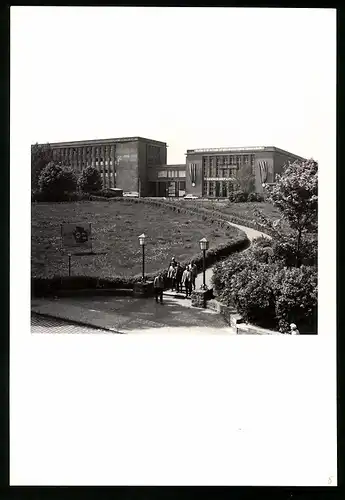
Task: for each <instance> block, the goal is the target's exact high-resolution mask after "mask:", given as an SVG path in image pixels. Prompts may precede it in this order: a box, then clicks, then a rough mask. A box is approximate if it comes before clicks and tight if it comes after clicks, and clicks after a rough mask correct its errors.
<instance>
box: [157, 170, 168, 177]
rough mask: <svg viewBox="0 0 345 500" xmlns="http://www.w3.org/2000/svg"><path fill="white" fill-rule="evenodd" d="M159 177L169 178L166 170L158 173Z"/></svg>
mask: <svg viewBox="0 0 345 500" xmlns="http://www.w3.org/2000/svg"><path fill="white" fill-rule="evenodd" d="M157 177H168V175H167V171H166V170H160V171H158V174H157Z"/></svg>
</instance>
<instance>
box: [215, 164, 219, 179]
mask: <svg viewBox="0 0 345 500" xmlns="http://www.w3.org/2000/svg"><path fill="white" fill-rule="evenodd" d="M215 177H219V167H218V166H217V167H216V175H215Z"/></svg>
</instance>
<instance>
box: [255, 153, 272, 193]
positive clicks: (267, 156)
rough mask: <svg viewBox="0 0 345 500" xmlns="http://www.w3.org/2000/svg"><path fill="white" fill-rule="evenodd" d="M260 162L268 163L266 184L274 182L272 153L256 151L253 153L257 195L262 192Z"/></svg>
mask: <svg viewBox="0 0 345 500" xmlns="http://www.w3.org/2000/svg"><path fill="white" fill-rule="evenodd" d="M260 161H267V163H268V174H267V182H274V181H273V179H274V173H273V169H274V152H273V151H258V152H255V162H254V167H255V191H256V192H257V193H262V192H263V187H262V181H261V176H260V167H259V162H260Z"/></svg>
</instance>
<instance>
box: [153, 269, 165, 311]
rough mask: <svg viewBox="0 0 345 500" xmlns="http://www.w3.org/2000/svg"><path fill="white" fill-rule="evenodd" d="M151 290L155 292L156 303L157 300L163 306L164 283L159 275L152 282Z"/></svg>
mask: <svg viewBox="0 0 345 500" xmlns="http://www.w3.org/2000/svg"><path fill="white" fill-rule="evenodd" d="M153 288H154V291H155V298H156V302H158V298H159V300H160V303H161V304H163V290H164V281H163V277H162V275H161V274H158V276H156V277H155V279H154V280H153Z"/></svg>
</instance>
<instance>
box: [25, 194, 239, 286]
mask: <svg viewBox="0 0 345 500" xmlns="http://www.w3.org/2000/svg"><path fill="white" fill-rule="evenodd" d="M31 220H32V232H31V245H32V247H31V275H32V276H33V277H42V278H44V277H46V278H48V277H52V276H54V275H55V276H56V275H62V276H66V275H68V257H67V251H62V250H61V238H60V224H61V223H62V222H73V223H74V222H76V223H77V222H91V223H92V245H93V251H94V252H95V254H96V255H84V256H72V273H71V274H72V275H84V276H97V277H102V278H107V277H113V276H133V275H135V274H138V273H140V272H141V269H142V267H141V266H142V252H141V247H140V246H139V240H138V236H139V235H140V234H141V233H143V232H144V233H145V234H146V235H147V245H146V249H145V250H146V251H145V254H146V258H145V263H146V266H145V270H146V272H148V273H149V272H155V271H157V270H158V269H161V268H162V267H163V268H164V267H165V266H167V265H168V263H169V260H170V258H171V256H172V255H175V257H176V259H177V260H179V261H184V260H186V259H189V258H191V257H192V256H193V255H196V254H198V253H200V248H199V240H200V239H201V238H203V237H206V238H207V239H208V240H209V241H210V248H215V247H216V246H217V245H219V244H222V243H226V242H229V241H231V240H236V239H238V238H239V237H241V236H242V235H243V234H242V233H241V232H240V231H238V230H237V229H236V228H233V227H229V229H228V230H227V231H226V233H225V232H224V231H222V230H221V229H218V228H217V227H214V226H212V225H210V224H209V223H207V222H204V221H202V220H201V219H196V218H195V216H191V215H186V214H176V213H175V212H172V211H171V210H169V209H168V208H161V207H160V208H157V207H154V206H149V205H145V204H142V203H132V202H131V201H130V200H128V201H123V202H121V203H113V202H105V201H93V202H88V201H84V202H74V203H39V204H33V205H32V215H31Z"/></svg>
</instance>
